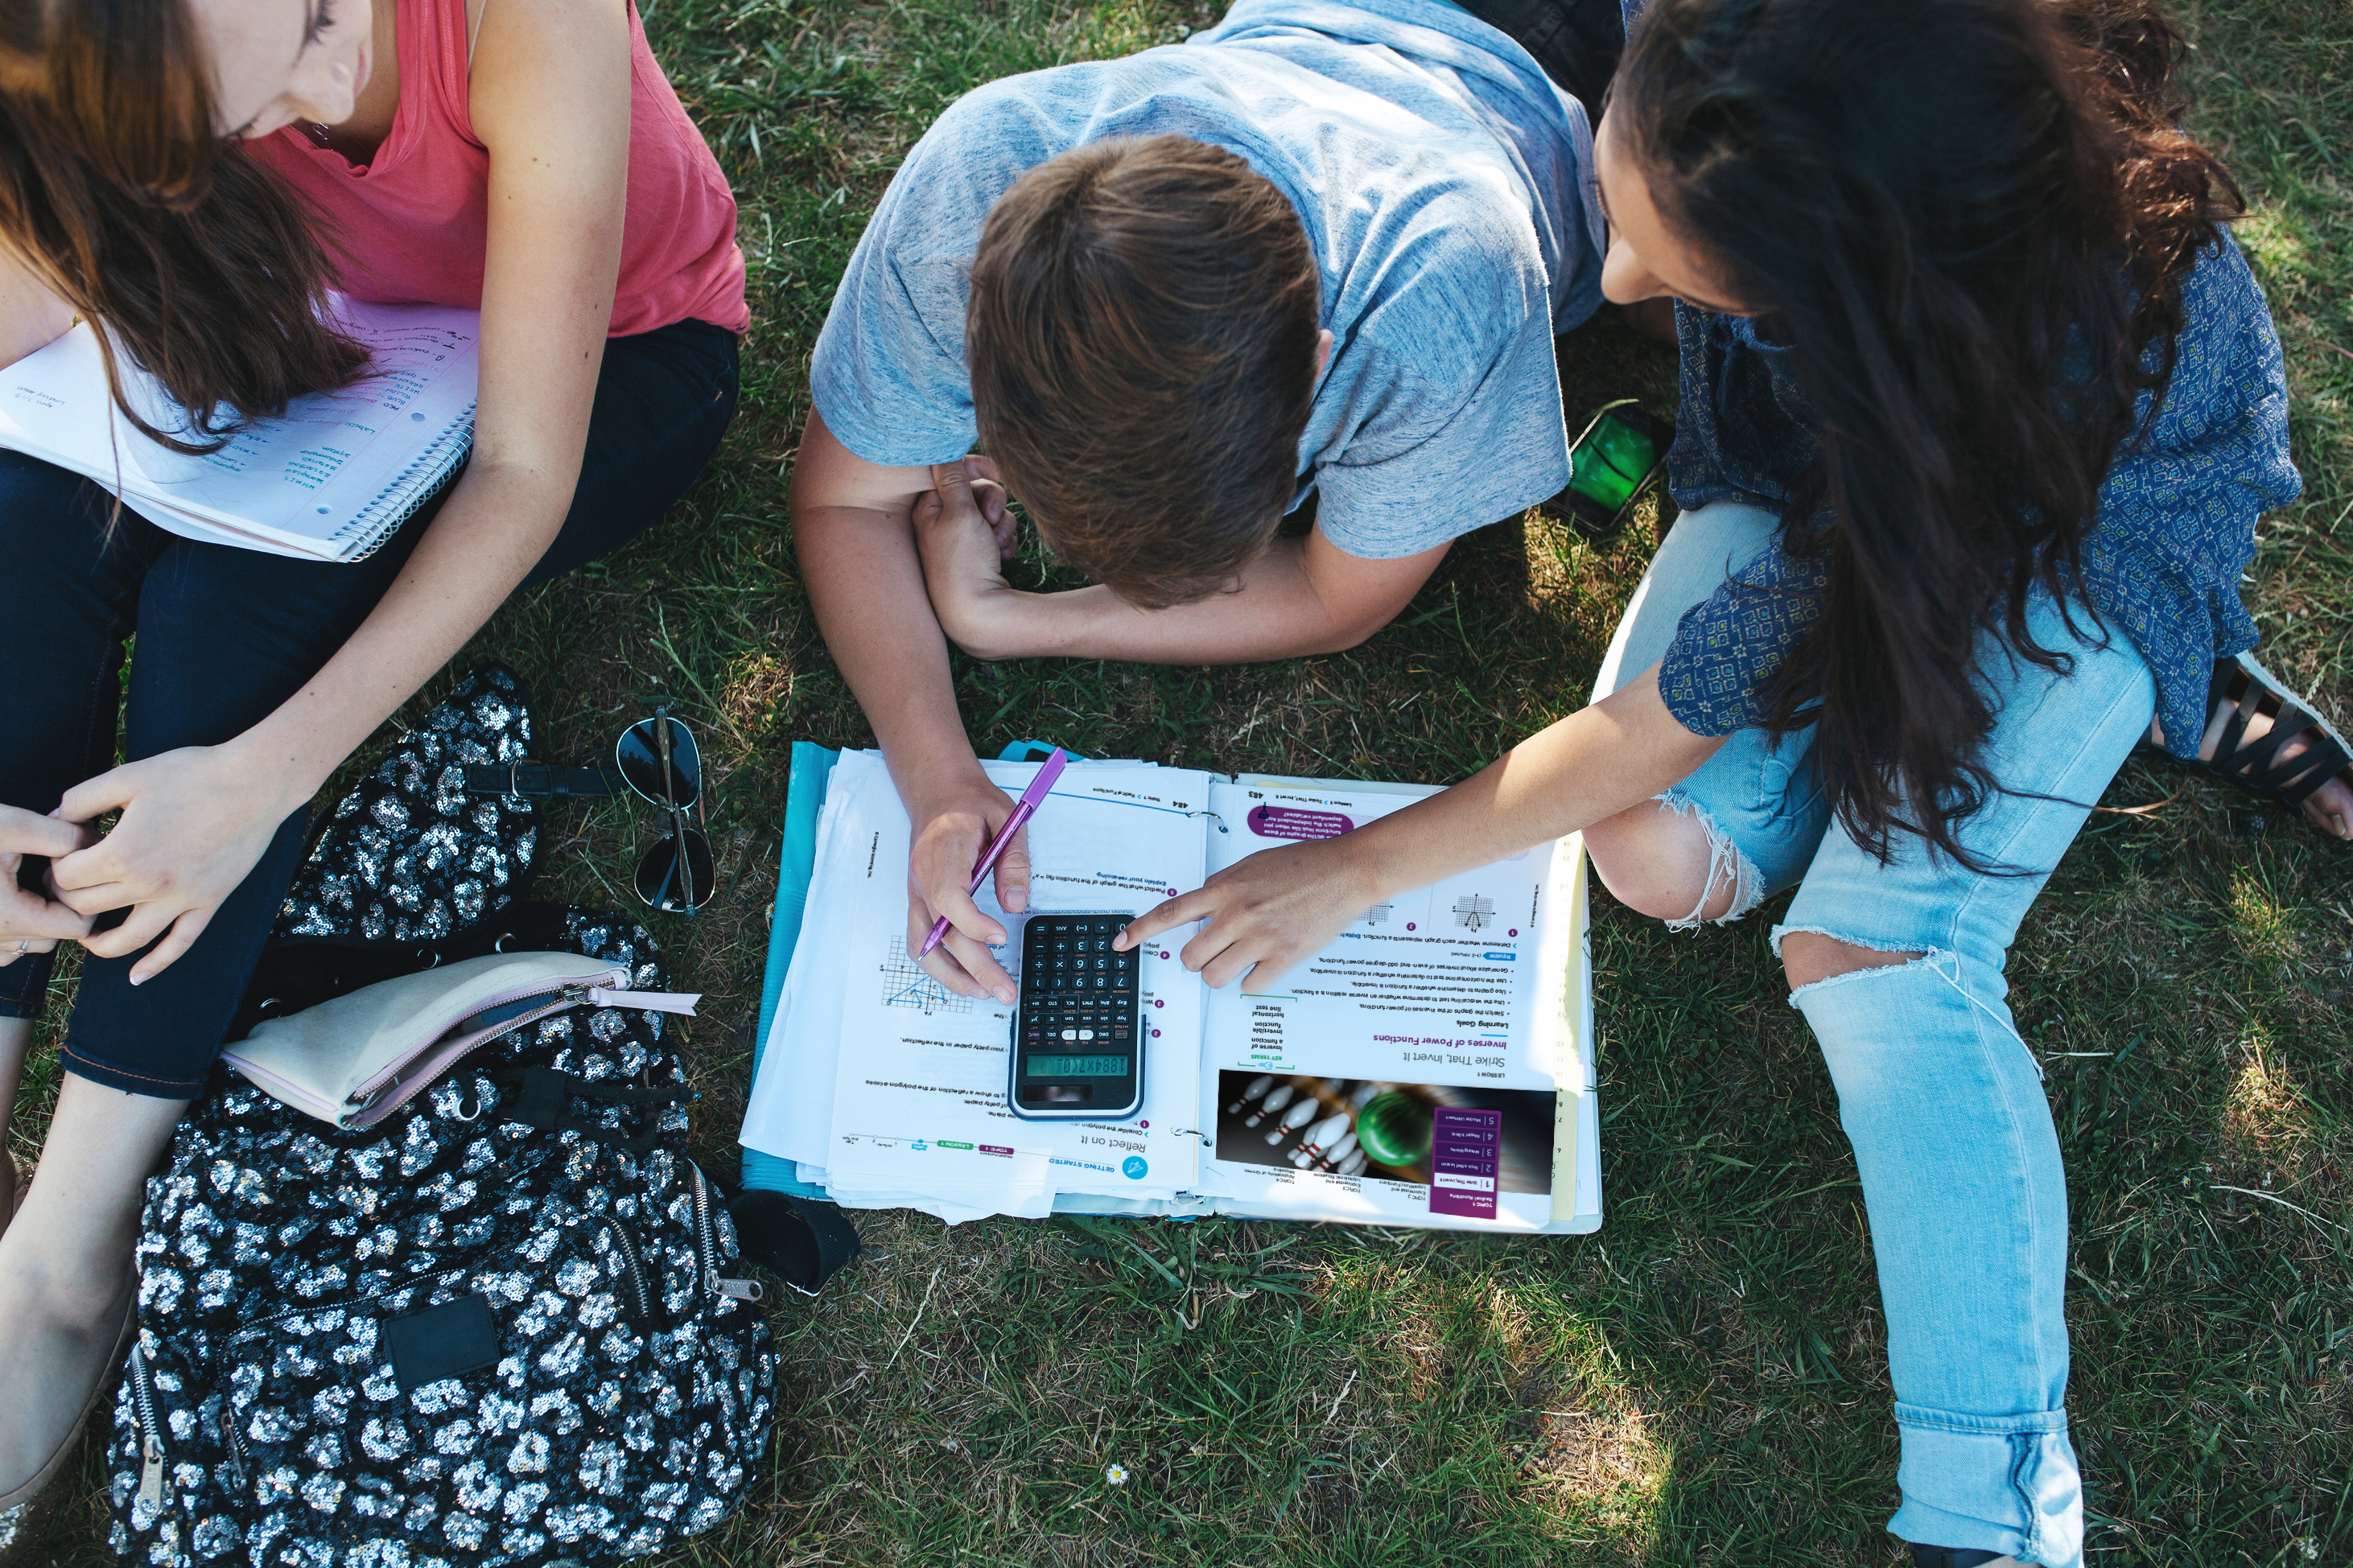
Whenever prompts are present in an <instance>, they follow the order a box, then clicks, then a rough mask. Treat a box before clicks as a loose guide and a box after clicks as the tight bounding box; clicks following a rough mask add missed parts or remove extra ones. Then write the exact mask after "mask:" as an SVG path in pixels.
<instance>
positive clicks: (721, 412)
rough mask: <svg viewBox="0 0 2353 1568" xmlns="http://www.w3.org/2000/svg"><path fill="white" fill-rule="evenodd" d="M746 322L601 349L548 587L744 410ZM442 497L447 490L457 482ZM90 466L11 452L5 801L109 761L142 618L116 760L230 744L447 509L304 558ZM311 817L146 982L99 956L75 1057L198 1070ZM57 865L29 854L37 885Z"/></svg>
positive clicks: (136, 1068) (148, 1086)
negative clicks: (188, 532) (84, 474)
mask: <svg viewBox="0 0 2353 1568" xmlns="http://www.w3.org/2000/svg"><path fill="white" fill-rule="evenodd" d="M736 368H737V344H736V340H735V335H734V334H733V332H730V331H725V330H724V329H723V328H719V327H714V326H712V325H710V324H709V323H707V322H703V321H680V322H678V323H676V324H675V325H672V326H668V327H663V328H661V329H659V331H651V332H644V333H640V334H638V335H637V336H635V337H627V338H614V339H610V340H608V341H607V342H606V344H605V357H604V363H603V365H602V368H601V369H600V371H599V373H598V375H597V380H596V405H595V411H594V412H593V413H592V414H591V416H589V421H588V444H587V448H586V453H585V455H584V456H583V458H582V460H581V466H580V481H579V484H578V486H577V487H576V489H575V491H574V493H573V498H572V510H571V511H570V512H569V513H568V514H566V516H565V520H564V529H563V531H562V532H561V533H560V534H558V535H557V536H556V539H555V542H554V543H553V544H551V545H550V546H549V547H548V551H547V553H546V554H545V555H544V556H543V557H542V558H541V560H540V563H539V564H538V565H537V566H536V567H534V568H533V570H532V573H531V575H530V576H529V577H528V578H526V579H525V580H524V584H523V585H524V586H525V587H531V586H534V585H536V584H541V583H544V582H547V581H549V580H550V579H551V578H554V577H558V576H561V575H563V574H565V573H566V572H569V571H571V570H572V569H573V568H575V567H576V566H581V565H585V564H586V563H588V562H590V561H594V560H596V558H597V557H598V556H600V555H603V554H606V553H607V552H610V551H613V550H616V549H617V548H619V547H620V546H621V545H623V544H625V543H627V542H628V541H629V540H631V539H633V538H635V537H636V536H637V535H638V534H639V533H640V532H643V531H645V530H646V529H647V528H648V527H649V526H650V525H651V524H652V523H653V522H654V521H655V520H656V519H658V518H659V517H660V516H661V514H662V513H663V512H664V511H666V510H669V508H670V503H672V502H673V501H675V500H678V498H679V497H681V495H684V494H685V493H686V490H687V488H688V487H689V486H690V485H691V484H693V482H694V480H695V479H696V477H697V476H698V475H700V474H701V473H702V468H703V465H704V464H706V463H708V462H709V461H710V460H711V455H712V452H713V451H715V450H716V449H717V448H718V446H719V439H720V437H722V436H723V435H724V434H725V433H726V430H727V426H728V422H729V421H730V420H731V419H733V417H734V414H735V386H736ZM445 493H446V492H445ZM111 508H112V501H111V498H110V497H108V496H107V494H106V493H105V492H104V491H103V490H101V489H99V488H98V487H97V486H96V485H94V484H92V483H90V481H89V480H87V479H81V478H79V477H78V476H76V475H74V474H71V473H69V472H67V471H66V470H65V469H63V468H56V467H53V466H52V465H50V464H47V463H44V462H41V461H39V460H37V459H36V458H27V457H26V456H24V455H23V454H22V453H18V452H8V451H0V562H5V563H6V564H5V605H0V670H5V671H6V679H5V680H0V803H5V804H6V805H14V806H20V807H23V808H24V809H26V810H28V811H37V812H47V811H49V810H51V809H53V808H54V807H55V806H56V805H57V804H58V801H59V800H60V799H61V798H62V797H63V796H64V795H65V792H66V791H67V790H68V789H70V788H71V787H73V786H74V785H75V784H80V783H81V782H83V781H84V780H86V779H90V778H94V777H96V776H97V775H98V774H100V773H104V772H106V771H107V770H108V769H109V768H111V767H112V766H114V764H115V754H116V753H115V719H116V714H117V712H118V710H119V709H121V705H122V698H123V695H124V694H123V692H122V680H121V674H122V666H123V645H124V641H125V639H126V638H128V637H131V636H132V635H133V634H134V633H135V634H136V635H137V637H138V639H139V644H138V657H137V658H133V659H132V660H131V661H130V662H131V679H130V682H129V685H130V690H129V693H128V699H129V700H128V707H127V712H126V717H125V719H124V733H123V738H122V755H123V758H124V760H126V761H131V762H136V761H138V760H139V759H141V758H142V757H152V756H154V755H156V754H157V753H159V752H169V751H174V750H176V749H178V748H180V747H183V746H214V745H219V744H221V743H222V742H226V741H229V740H233V739H235V738H236V737H237V735H239V734H241V733H242V732H244V731H246V730H248V729H250V728H251V727H252V726H253V725H254V724H256V723H259V721H261V720H262V719H264V718H266V717H268V716H269V714H270V713H271V712H272V711H274V710H276V709H277V708H278V706H279V705H280V703H282V702H284V701H285V700H287V699H288V698H290V697H291V696H292V695H293V694H294V693H295V692H296V691H298V690H300V689H301V687H302V684H303V682H305V681H307V680H309V679H311V676H313V675H315V674H317V673H318V672H319V670H320V668H322V666H324V665H325V664H326V662H327V660H328V659H330V658H332V657H333V656H334V653H335V651H336V650H337V649H338V648H340V647H343V643H344V641H345V640H346V639H347V638H349V637H350V636H351V635H352V633H353V631H354V630H356V629H357V628H358V626H359V624H360V623H361V622H362V621H364V620H365V619H366V618H367V616H368V612H369V611H371V610H373V609H374V608H375V605H376V601H377V600H379V599H381V598H382V597H383V596H384V594H385V589H387V588H388V587H390V586H391V585H392V581H393V579H394V578H395V577H396V576H397V575H398V574H399V572H400V568H401V566H402V564H403V563H405V562H406V560H407V559H408V554H409V552H410V551H411V550H413V549H414V548H415V547H416V544H417V538H418V536H419V535H420V534H422V533H423V532H424V531H425V527H426V524H427V522H428V521H430V520H431V516H432V513H433V511H434V510H438V503H437V506H436V507H434V508H428V509H427V510H424V511H421V512H420V513H419V514H418V515H417V517H415V518H413V519H411V520H410V521H408V523H407V524H406V526H405V527H403V528H402V529H401V531H399V532H398V533H397V534H396V535H394V536H393V537H392V538H391V539H390V540H387V541H386V542H385V545H384V547H383V548H382V549H380V550H378V551H377V552H375V554H374V555H373V556H370V557H369V558H368V559H367V560H365V561H362V562H357V563H352V564H349V565H329V564H324V563H317V562H304V561H294V560H290V559H288V558H286V557H283V556H277V555H265V554H263V553H261V552H259V551H253V550H239V549H236V548H234V547H232V546H228V545H221V544H201V543H198V542H195V541H193V540H187V539H182V538H180V537H178V536H177V535H175V534H170V533H166V532H164V531H163V530H162V529H159V528H157V527H155V526H154V525H153V524H152V523H149V522H147V521H143V520H142V519H141V518H139V517H137V516H135V515H133V514H132V513H131V512H129V511H124V512H123V513H121V519H120V521H118V522H117V523H116V524H115V525H114V527H113V529H112V531H111V533H110V531H109V529H108V523H107V519H108V513H109V511H110V510H111ZM308 816H309V814H308V813H307V812H301V811H298V812H296V813H295V814H294V815H293V816H290V817H288V818H287V819H286V821H285V822H284V823H282V824H281V825H280V827H279V829H278V834H277V837H275V838H274V839H273V840H272V841H271V843H270V846H269V849H268V850H267V851H266V852H265V853H264V854H263V855H262V857H261V859H260V862H259V864H257V865H256V866H255V867H254V868H253V870H252V872H251V874H249V875H248V877H247V878H246V879H245V880H244V882H242V883H241V884H239V886H238V887H237V890H236V891H235V892H234V893H232V894H230V895H229V897H228V899H227V900H226V901H225V902H224V903H222V905H221V906H220V908H219V909H218V910H216V911H215V913H214V915H213V918H212V922H211V923H210V924H209V925H207V926H206V928H205V931H204V933H203V934H202V935H201V936H199V937H198V938H197V939H196V941H195V945H194V946H192V947H190V948H189V949H188V951H187V952H185V953H183V954H181V955H180V958H179V960H178V961H177V962H176V963H174V964H173V965H172V966H171V967H170V968H169V969H166V970H164V973H161V974H158V975H155V976H154V977H153V978H152V979H150V980H149V981H148V982H147V983H146V984H143V985H141V986H139V987H137V988H136V989H133V988H132V985H131V984H130V974H131V966H132V962H133V960H132V959H130V958H95V957H93V958H88V959H86V960H85V962H84V963H83V964H82V970H81V985H80V992H79V995H77V996H76V998H75V1000H74V1008H73V1016H72V1018H71V1019H70V1020H69V1023H68V1025H67V1027H66V1037H65V1045H64V1058H65V1068H66V1070H67V1071H68V1072H70V1073H76V1074H79V1076H81V1077H83V1078H86V1079H91V1080H92V1081H94V1082H97V1083H102V1084H105V1085H108V1086H110V1087H111V1088H114V1089H125V1090H128V1091H129V1092H131V1093H133V1094H146V1095H153V1096H155V1097H156V1098H158V1099H164V1100H185V1099H189V1098H192V1097H194V1096H195V1094H196V1092H197V1091H198V1090H200V1089H202V1088H203V1087H204V1084H205V1080H206V1074H207V1073H208V1071H209V1070H210V1068H211V1067H212V1061H213V1058H214V1057H215V1056H216V1054H217V1053H218V1052H219V1050H220V1047H221V1045H222V1043H223V1042H222V1034H223V1031H225V1030H226V1029H227V1026H228V1022H229V1019H230V1017H231V1016H233V1015H234V1014H235V1013H236V1010H237V1001H238V999H239V998H240V997H241V996H242V995H243V994H244V992H245V986H246V983H247V981H248V979H249V978H250V977H251V975H252V973H253V968H254V964H255V963H256V961H257V960H258V959H259V956H260V952H261V945H262V942H263V941H264V940H265V939H266V938H267V937H268V936H269V928H270V925H271V923H272V922H273V921H275V919H276V918H277V913H278V907H279V904H280V902H281V901H282V900H284V898H285V896H286V889H287V887H288V885H289V884H290V883H291V882H292V880H293V878H294V868H295V865H296V863H297V861H298V860H299V858H300V857H301V851H302V843H303V828H304V825H305V822H306V820H307V818H308ZM46 866H47V863H46V862H34V863H32V864H29V865H28V866H27V868H26V872H25V874H24V880H25V882H26V885H27V886H36V885H37V879H38V877H39V875H40V873H41V872H42V871H43V870H45V869H46ZM52 958H53V955H51V954H46V953H27V954H26V955H25V956H24V957H22V958H19V959H17V960H16V962H15V963H11V964H9V965H8V966H7V967H6V968H5V969H0V1017H6V1018H35V1017H38V1016H40V1013H41V1008H42V1004H43V1002H44V1001H45V999H46V997H47V992H48V983H49V972H50V967H51V963H52Z"/></svg>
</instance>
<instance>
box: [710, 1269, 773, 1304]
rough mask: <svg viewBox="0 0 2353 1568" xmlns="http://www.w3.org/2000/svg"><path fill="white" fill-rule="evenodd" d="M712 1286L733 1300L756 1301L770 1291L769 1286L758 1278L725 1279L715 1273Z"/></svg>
mask: <svg viewBox="0 0 2353 1568" xmlns="http://www.w3.org/2000/svg"><path fill="white" fill-rule="evenodd" d="M711 1287H712V1289H714V1290H716V1291H718V1292H719V1293H720V1294H721V1295H722V1296H724V1297H726V1298H727V1299H728V1300H731V1301H756V1300H759V1299H760V1298H761V1297H763V1296H765V1295H766V1294H767V1293H768V1288H767V1287H766V1286H765V1285H763V1284H761V1283H760V1282H759V1281H758V1280H757V1279H722V1278H721V1277H720V1276H718V1275H716V1274H714V1275H712V1277H711Z"/></svg>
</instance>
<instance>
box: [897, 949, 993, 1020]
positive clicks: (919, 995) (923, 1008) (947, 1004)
mask: <svg viewBox="0 0 2353 1568" xmlns="http://www.w3.org/2000/svg"><path fill="white" fill-rule="evenodd" d="M879 968H880V970H881V977H882V1005H884V1006H885V1007H904V1008H906V1009H907V1010H908V1011H909V1012H913V1013H921V1014H922V1015H923V1016H924V1017H926V1018H940V1017H950V1018H965V1017H970V1016H972V998H971V997H969V996H959V995H957V994H955V993H954V992H952V991H950V990H949V989H948V988H947V987H946V986H944V985H942V984H940V983H939V982H938V981H936V980H934V979H933V978H932V977H931V976H930V975H928V974H926V973H923V965H922V964H920V963H916V962H915V961H914V959H913V958H912V957H910V956H909V955H908V952H907V939H906V938H905V937H903V936H894V937H892V939H891V948H890V951H889V952H887V953H886V954H885V955H884V956H883V959H882V962H881V965H879Z"/></svg>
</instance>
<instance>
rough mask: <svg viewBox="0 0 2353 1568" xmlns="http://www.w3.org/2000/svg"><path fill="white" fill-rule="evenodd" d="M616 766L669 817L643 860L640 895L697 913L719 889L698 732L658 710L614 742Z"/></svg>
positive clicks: (658, 905) (659, 905)
mask: <svg viewBox="0 0 2353 1568" xmlns="http://www.w3.org/2000/svg"><path fill="white" fill-rule="evenodd" d="M613 763H614V766H616V767H617V768H618V769H619V770H620V773H621V778H622V780H623V782H624V783H626V784H628V786H629V787H630V788H631V789H633V790H635V791H636V792H637V793H638V795H642V796H644V797H645V799H646V800H647V801H648V802H649V804H651V805H657V806H659V807H661V808H662V809H663V810H664V811H667V812H668V813H670V832H669V834H668V835H667V836H666V837H663V838H662V840H661V841H660V842H659V843H658V844H656V845H655V846H654V847H652V848H650V849H648V850H647V851H646V853H645V858H642V859H640V860H639V861H638V872H637V877H636V886H637V890H638V898H640V899H642V900H645V901H646V902H647V903H648V904H649V905H650V906H652V907H653V908H655V909H658V910H663V911H665V912H667V913H670V914H687V915H691V914H692V913H694V911H695V910H699V909H701V908H702V906H703V905H705V904H707V903H709V902H710V901H711V900H712V895H713V894H715V893H716V892H717V891H718V890H719V888H718V878H717V873H716V871H715V868H713V865H712V858H711V840H710V838H709V837H708V836H706V835H705V834H704V832H703V830H702V821H703V813H702V748H701V747H699V746H697V745H696V744H695V743H694V732H693V731H691V730H689V729H688V728H687V727H686V725H685V724H684V723H682V722H681V721H679V720H676V719H673V718H671V717H670V710H668V709H666V708H657V709H655V710H654V716H653V717H652V718H650V719H640V720H638V721H637V722H636V723H634V724H632V725H630V726H629V727H628V729H626V730H624V731H621V738H620V739H619V740H617V741H616V742H613ZM690 811H691V812H692V813H693V814H694V816H693V820H692V821H691V822H690V821H689V820H688V817H687V814H688V813H689V812H690Z"/></svg>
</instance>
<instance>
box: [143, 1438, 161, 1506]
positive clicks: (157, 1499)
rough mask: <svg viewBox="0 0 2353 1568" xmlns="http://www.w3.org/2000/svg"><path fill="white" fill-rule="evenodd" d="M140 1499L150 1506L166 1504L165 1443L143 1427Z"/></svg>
mask: <svg viewBox="0 0 2353 1568" xmlns="http://www.w3.org/2000/svg"><path fill="white" fill-rule="evenodd" d="M139 1500H140V1501H141V1502H143V1503H145V1504H146V1505H147V1506H148V1507H149V1508H155V1509H160V1508H162V1507H163V1506H164V1444H163V1440H162V1439H161V1438H159V1437H157V1436H155V1434H154V1433H153V1432H150V1431H147V1430H146V1429H144V1428H143V1427H142V1428H141V1430H140V1433H139Z"/></svg>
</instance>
